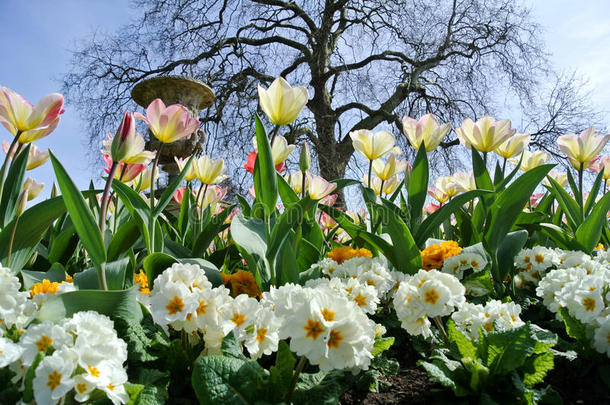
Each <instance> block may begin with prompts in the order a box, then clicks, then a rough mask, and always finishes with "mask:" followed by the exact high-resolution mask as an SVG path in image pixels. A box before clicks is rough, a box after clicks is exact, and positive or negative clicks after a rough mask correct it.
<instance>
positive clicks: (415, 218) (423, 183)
mask: <svg viewBox="0 0 610 405" xmlns="http://www.w3.org/2000/svg"><path fill="white" fill-rule="evenodd" d="M428 170H429V169H428V154H427V152H426V148H425V147H424V143H423V142H422V144H421V146H420V147H419V150H418V151H417V155H416V156H415V161H414V162H413V170H412V171H411V175H410V176H409V180H408V181H406V180H405V183H406V186H407V193H408V194H407V200H408V202H409V215H410V218H411V224H410V225H411V226H410V228H411V229H412V230H416V229H417V228H418V226H419V222H420V221H421V217H422V209H423V207H424V203H425V202H426V196H427V195H428V176H429V172H428Z"/></svg>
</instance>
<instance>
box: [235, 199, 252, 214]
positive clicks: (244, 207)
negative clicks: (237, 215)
mask: <svg viewBox="0 0 610 405" xmlns="http://www.w3.org/2000/svg"><path fill="white" fill-rule="evenodd" d="M237 201H238V202H239V209H240V210H241V213H242V215H243V216H245V217H249V216H250V210H251V208H250V204H248V201H246V199H245V198H244V197H242V196H240V195H239V194H237Z"/></svg>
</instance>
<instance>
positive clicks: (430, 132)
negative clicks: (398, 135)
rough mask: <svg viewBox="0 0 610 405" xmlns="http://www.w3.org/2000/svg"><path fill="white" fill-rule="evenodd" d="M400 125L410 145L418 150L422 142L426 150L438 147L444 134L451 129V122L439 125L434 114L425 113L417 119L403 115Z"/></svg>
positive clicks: (429, 150)
mask: <svg viewBox="0 0 610 405" xmlns="http://www.w3.org/2000/svg"><path fill="white" fill-rule="evenodd" d="M402 127H403V132H404V134H405V136H406V137H407V139H408V140H409V143H410V144H411V146H413V147H414V148H415V149H416V150H418V149H419V147H420V146H421V143H422V142H424V145H425V146H426V151H427V152H432V151H433V150H434V149H436V148H437V147H438V145H439V144H440V143H441V141H442V140H443V138H444V137H445V135H447V133H448V132H449V130H450V129H451V124H450V123H445V124H442V125H440V124H439V123H438V121H437V119H436V117H435V116H434V115H432V114H426V115H424V116H423V117H421V118H420V119H419V121H417V120H415V119H413V118H410V117H407V116H404V117H403V119H402Z"/></svg>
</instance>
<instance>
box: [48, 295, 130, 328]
mask: <svg viewBox="0 0 610 405" xmlns="http://www.w3.org/2000/svg"><path fill="white" fill-rule="evenodd" d="M137 294H140V292H139V291H138V288H137V287H132V288H129V289H127V290H108V291H103V290H78V291H70V292H67V293H63V294H59V295H56V296H54V297H51V298H49V300H48V301H46V302H45V303H44V305H43V306H42V307H41V308H40V309H39V311H38V316H37V317H38V319H39V320H41V321H44V320H50V321H54V322H59V321H60V320H62V319H64V318H69V317H71V316H72V315H73V314H75V313H77V312H80V311H96V312H99V313H100V314H102V315H107V316H109V317H111V318H116V317H119V318H123V319H133V320H135V321H140V320H141V319H142V309H141V308H140V304H139V303H138V301H137V300H136V296H137Z"/></svg>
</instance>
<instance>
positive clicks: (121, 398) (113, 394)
mask: <svg viewBox="0 0 610 405" xmlns="http://www.w3.org/2000/svg"><path fill="white" fill-rule="evenodd" d="M126 382H127V372H125V369H123V368H122V367H114V368H113V369H112V370H111V372H110V376H109V381H108V383H107V384H106V385H105V386H103V387H102V388H101V389H102V391H104V392H105V393H106V396H107V397H108V399H109V400H110V401H111V402H112V403H113V404H114V405H118V404H125V403H127V401H129V395H127V392H126V391H125V385H124V384H125V383H126Z"/></svg>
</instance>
